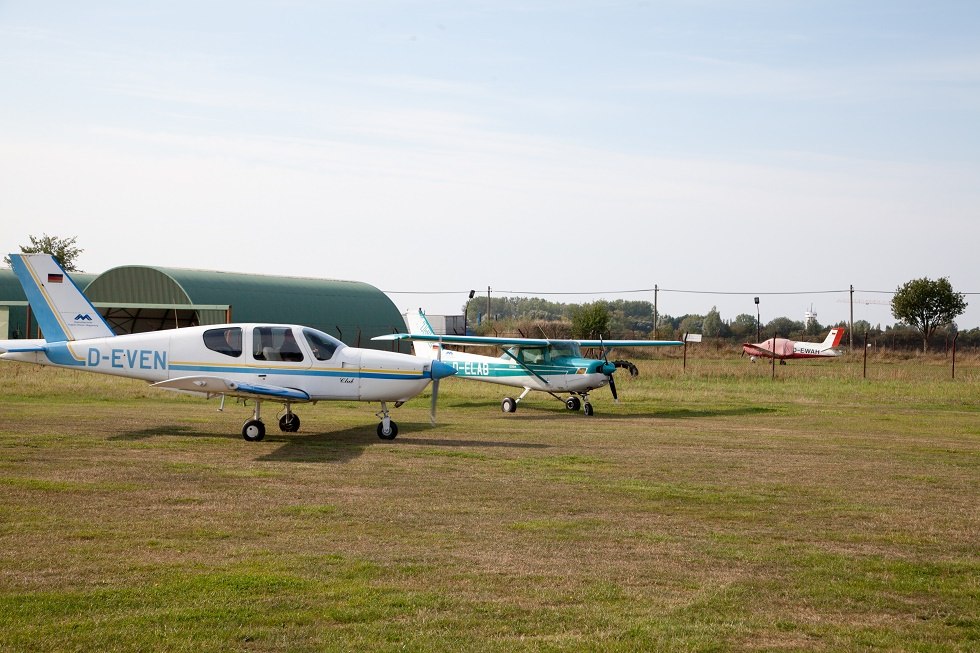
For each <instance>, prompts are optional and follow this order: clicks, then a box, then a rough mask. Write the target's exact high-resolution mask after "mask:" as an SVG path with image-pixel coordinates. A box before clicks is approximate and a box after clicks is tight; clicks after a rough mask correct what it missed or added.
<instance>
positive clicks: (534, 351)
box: [521, 347, 545, 365]
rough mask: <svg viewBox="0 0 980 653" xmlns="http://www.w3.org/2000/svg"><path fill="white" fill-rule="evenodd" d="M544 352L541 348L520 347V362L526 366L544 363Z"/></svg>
mask: <svg viewBox="0 0 980 653" xmlns="http://www.w3.org/2000/svg"><path fill="white" fill-rule="evenodd" d="M544 354H545V350H544V348H542V347H522V348H521V361H523V362H524V363H527V364H528V365H533V364H535V363H543V362H544Z"/></svg>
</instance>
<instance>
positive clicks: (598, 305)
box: [572, 302, 609, 339]
mask: <svg viewBox="0 0 980 653" xmlns="http://www.w3.org/2000/svg"><path fill="white" fill-rule="evenodd" d="M572 334H573V335H574V336H575V337H576V338H593V339H594V338H598V337H600V336H602V337H608V336H609V309H608V308H607V307H606V303H605V302H593V303H591V304H583V305H581V306H580V307H579V308H578V310H576V311H575V312H574V313H573V314H572Z"/></svg>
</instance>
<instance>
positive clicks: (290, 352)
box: [279, 329, 303, 363]
mask: <svg viewBox="0 0 980 653" xmlns="http://www.w3.org/2000/svg"><path fill="white" fill-rule="evenodd" d="M279 357H280V358H281V359H282V360H284V361H290V362H293V363H298V362H299V361H301V360H303V352H301V351H300V350H299V345H298V344H296V338H294V337H293V330H292V329H286V331H285V333H284V334H283V336H282V342H281V343H280V345H279Z"/></svg>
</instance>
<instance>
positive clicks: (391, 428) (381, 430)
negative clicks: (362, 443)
mask: <svg viewBox="0 0 980 653" xmlns="http://www.w3.org/2000/svg"><path fill="white" fill-rule="evenodd" d="M378 437H379V438H381V439H382V440H394V439H395V438H396V437H398V425H397V424H395V423H394V422H392V421H391V420H388V428H387V429H385V424H384V422H381V423H380V424H378Z"/></svg>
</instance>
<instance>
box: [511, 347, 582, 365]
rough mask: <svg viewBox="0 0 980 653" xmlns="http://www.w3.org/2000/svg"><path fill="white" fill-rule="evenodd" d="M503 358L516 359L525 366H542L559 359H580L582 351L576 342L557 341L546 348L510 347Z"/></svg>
mask: <svg viewBox="0 0 980 653" xmlns="http://www.w3.org/2000/svg"><path fill="white" fill-rule="evenodd" d="M507 352H508V353H506V354H504V355H503V358H516V359H517V360H518V361H520V362H522V363H524V364H525V365H542V364H547V363H551V362H553V361H556V360H558V359H560V358H581V357H582V350H581V348H580V347H579V345H578V343H577V342H567V341H558V342H552V343H550V344H548V346H546V347H536V346H520V345H519V346H516V347H510V348H509V349H508V350H507Z"/></svg>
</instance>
